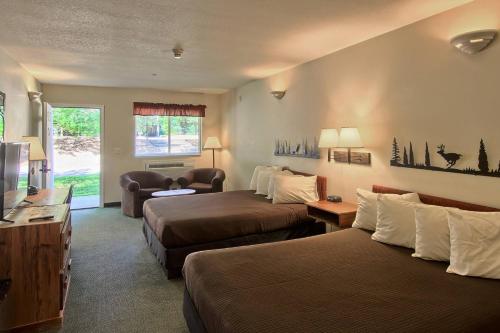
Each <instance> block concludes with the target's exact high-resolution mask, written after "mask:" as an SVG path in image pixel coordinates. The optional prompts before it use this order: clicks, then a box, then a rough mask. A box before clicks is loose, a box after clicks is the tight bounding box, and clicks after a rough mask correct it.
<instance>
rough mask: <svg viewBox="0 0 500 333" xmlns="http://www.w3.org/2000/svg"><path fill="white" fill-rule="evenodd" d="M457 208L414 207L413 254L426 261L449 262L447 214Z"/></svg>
mask: <svg viewBox="0 0 500 333" xmlns="http://www.w3.org/2000/svg"><path fill="white" fill-rule="evenodd" d="M450 211H460V210H459V209H457V208H451V207H441V206H432V205H423V204H422V205H416V206H415V224H416V237H415V253H413V254H412V256H413V257H416V258H422V259H426V260H439V261H450V228H449V227H448V212H450Z"/></svg>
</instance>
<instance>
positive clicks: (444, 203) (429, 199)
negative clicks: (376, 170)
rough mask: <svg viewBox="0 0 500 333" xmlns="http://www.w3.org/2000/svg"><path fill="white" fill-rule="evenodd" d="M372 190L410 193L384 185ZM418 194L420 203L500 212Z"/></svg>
mask: <svg viewBox="0 0 500 333" xmlns="http://www.w3.org/2000/svg"><path fill="white" fill-rule="evenodd" d="M372 190H373V192H374V193H392V194H405V193H411V192H410V191H405V190H398V189H395V188H392V187H386V186H382V185H373V188H372ZM418 196H419V197H420V201H422V203H424V204H428V205H434V206H444V207H454V208H459V209H463V210H470V211H475V212H500V209H498V208H493V207H487V206H481V205H476V204H472V203H468V202H464V201H458V200H452V199H446V198H441V197H436V196H433V195H428V194H422V193H418Z"/></svg>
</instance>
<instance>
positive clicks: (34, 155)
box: [23, 136, 49, 194]
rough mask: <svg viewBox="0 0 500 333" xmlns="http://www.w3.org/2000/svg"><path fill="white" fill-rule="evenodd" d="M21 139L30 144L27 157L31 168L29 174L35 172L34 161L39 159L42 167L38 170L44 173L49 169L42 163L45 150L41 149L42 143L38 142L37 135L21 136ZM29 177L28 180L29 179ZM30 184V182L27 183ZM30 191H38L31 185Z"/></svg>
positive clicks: (44, 157) (45, 157)
mask: <svg viewBox="0 0 500 333" xmlns="http://www.w3.org/2000/svg"><path fill="white" fill-rule="evenodd" d="M23 141H24V142H28V143H29V144H30V155H29V157H28V159H29V161H30V165H31V167H30V170H31V175H32V176H33V175H34V174H35V165H34V162H38V161H41V162H42V168H41V169H40V171H42V172H44V173H46V172H48V171H49V170H48V169H47V166H46V165H44V162H45V161H46V160H47V156H46V155H45V152H44V151H43V148H42V143H41V142H40V139H39V138H38V137H37V136H23ZM31 179H32V178H31V177H30V181H31ZM28 185H31V184H28ZM30 190H31V191H33V192H31V193H30V194H36V193H38V189H37V188H36V187H35V186H33V187H32V189H30Z"/></svg>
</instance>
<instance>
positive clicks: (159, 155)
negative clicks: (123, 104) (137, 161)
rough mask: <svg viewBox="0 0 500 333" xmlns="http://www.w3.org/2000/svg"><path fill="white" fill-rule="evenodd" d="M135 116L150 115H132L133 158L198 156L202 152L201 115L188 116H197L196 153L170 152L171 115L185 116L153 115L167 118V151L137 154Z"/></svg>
mask: <svg viewBox="0 0 500 333" xmlns="http://www.w3.org/2000/svg"><path fill="white" fill-rule="evenodd" d="M136 117H151V116H139V115H135V116H134V133H133V140H134V157H135V158H161V157H179V156H183V157H199V156H201V152H202V140H203V117H190V118H198V128H199V131H198V137H199V142H198V152H196V153H185V154H183V153H171V142H172V141H171V135H172V133H171V131H170V130H171V117H185V116H153V117H167V118H168V153H166V154H147V155H137V118H136Z"/></svg>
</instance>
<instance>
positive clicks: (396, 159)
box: [391, 138, 500, 177]
mask: <svg viewBox="0 0 500 333" xmlns="http://www.w3.org/2000/svg"><path fill="white" fill-rule="evenodd" d="M401 154H402V155H401ZM431 154H433V155H431ZM431 156H434V157H435V158H439V159H442V160H444V162H446V167H444V168H442V167H438V166H434V165H432V163H431ZM462 157H463V155H462V154H460V153H458V152H452V151H448V149H446V145H444V144H439V145H437V146H436V148H435V149H432V150H431V149H430V148H429V144H428V143H427V142H426V143H425V155H424V156H423V158H424V163H419V162H417V158H416V157H415V154H414V152H413V143H412V142H410V144H409V146H408V147H407V146H403V151H401V148H400V146H399V143H398V141H397V139H396V138H394V140H393V142H392V158H391V166H394V167H401V168H414V169H424V170H431V171H444V172H454V173H464V174H469V175H476V176H487V177H500V161H498V164H496V165H495V167H493V168H491V167H490V161H488V154H487V153H486V144H485V142H484V140H483V139H481V140H480V141H479V145H478V153H477V169H475V168H464V169H461V168H459V167H460V162H461V160H462Z"/></svg>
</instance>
